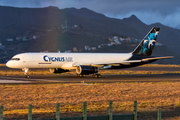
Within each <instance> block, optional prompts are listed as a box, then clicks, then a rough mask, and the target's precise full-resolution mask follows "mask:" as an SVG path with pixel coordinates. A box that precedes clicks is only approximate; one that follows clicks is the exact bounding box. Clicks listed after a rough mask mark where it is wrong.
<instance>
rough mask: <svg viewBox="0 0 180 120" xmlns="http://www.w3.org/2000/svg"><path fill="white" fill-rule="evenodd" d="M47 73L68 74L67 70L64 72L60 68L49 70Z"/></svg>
mask: <svg viewBox="0 0 180 120" xmlns="http://www.w3.org/2000/svg"><path fill="white" fill-rule="evenodd" d="M49 71H50V72H51V73H64V72H69V70H64V69H61V68H53V69H49Z"/></svg>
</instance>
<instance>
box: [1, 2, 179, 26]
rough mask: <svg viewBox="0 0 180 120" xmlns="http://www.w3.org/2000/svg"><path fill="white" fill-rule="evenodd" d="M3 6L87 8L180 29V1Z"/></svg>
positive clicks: (17, 3) (118, 16)
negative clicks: (134, 16)
mask: <svg viewBox="0 0 180 120" xmlns="http://www.w3.org/2000/svg"><path fill="white" fill-rule="evenodd" d="M0 5H2V6H15V7H32V8H37V7H47V6H57V7H59V8H60V9H63V8H70V7H75V8H82V7H86V8H88V9H91V10H93V11H95V12H98V13H102V14H104V15H106V16H108V17H113V18H119V19H122V18H125V17H129V16H131V15H132V14H134V15H136V16H137V17H138V18H139V19H140V20H141V21H143V22H144V23H146V24H151V23H156V22H160V23H162V24H164V25H167V26H170V27H174V28H179V29H180V0H0Z"/></svg>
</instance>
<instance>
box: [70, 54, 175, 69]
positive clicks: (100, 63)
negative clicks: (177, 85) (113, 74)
mask: <svg viewBox="0 0 180 120" xmlns="http://www.w3.org/2000/svg"><path fill="white" fill-rule="evenodd" d="M166 58H173V56H165V57H149V58H143V59H140V60H126V61H119V62H117V61H116V62H113V61H112V62H95V63H94V62H93V63H74V64H73V66H79V65H86V66H93V67H103V66H121V65H130V64H131V63H144V64H145V63H149V62H151V61H156V60H159V59H166Z"/></svg>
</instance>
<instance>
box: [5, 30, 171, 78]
mask: <svg viewBox="0 0 180 120" xmlns="http://www.w3.org/2000/svg"><path fill="white" fill-rule="evenodd" d="M159 30H160V28H158V27H154V28H152V29H151V30H150V31H149V33H148V34H147V35H146V36H145V37H144V38H143V39H142V41H141V42H140V43H139V45H138V46H137V47H136V48H135V49H134V51H132V52H130V53H52V52H48V53H38V52H35V53H21V54H17V55H15V56H14V57H12V59H11V60H9V61H8V62H7V63H6V66H7V67H9V68H19V69H22V70H23V71H24V74H25V77H26V78H29V77H30V76H29V75H28V71H29V69H30V68H48V69H49V71H50V72H51V73H64V72H69V71H70V70H75V71H76V73H77V76H79V77H83V76H85V75H89V74H92V77H97V78H99V77H101V74H99V73H98V71H99V70H101V69H122V68H130V67H136V66H140V65H143V64H147V63H151V62H154V61H156V60H159V59H165V58H173V57H172V56H164V57H155V56H151V54H152V51H153V48H154V46H155V43H156V39H157V37H158V34H159Z"/></svg>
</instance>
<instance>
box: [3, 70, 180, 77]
mask: <svg viewBox="0 0 180 120" xmlns="http://www.w3.org/2000/svg"><path fill="white" fill-rule="evenodd" d="M99 73H100V74H106V75H110V74H115V75H124V74H171V73H180V71H131V70H100V71H99ZM28 74H29V75H55V74H53V73H50V72H49V71H48V70H47V71H44V70H42V71H41V70H37V71H35V70H33V71H29V72H28ZM61 74H62V75H76V73H75V72H68V73H61ZM0 75H3V76H8V75H24V72H23V71H16V70H8V71H2V70H0ZM56 75H58V74H56Z"/></svg>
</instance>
